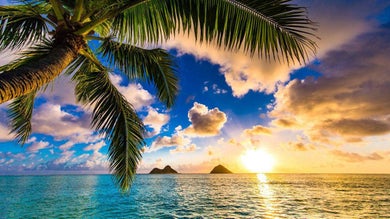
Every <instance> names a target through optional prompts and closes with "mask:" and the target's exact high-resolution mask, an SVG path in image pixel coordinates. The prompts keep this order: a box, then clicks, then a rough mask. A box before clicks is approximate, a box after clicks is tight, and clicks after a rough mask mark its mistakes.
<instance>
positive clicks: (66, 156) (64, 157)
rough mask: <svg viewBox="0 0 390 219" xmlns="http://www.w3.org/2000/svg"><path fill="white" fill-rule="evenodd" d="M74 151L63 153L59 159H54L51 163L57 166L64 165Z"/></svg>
mask: <svg viewBox="0 0 390 219" xmlns="http://www.w3.org/2000/svg"><path fill="white" fill-rule="evenodd" d="M75 152H76V151H63V152H62V153H61V157H59V158H57V159H55V160H54V161H53V164H55V165H58V164H66V163H67V162H68V161H69V160H70V159H71V158H72V156H73V154H74V153H75Z"/></svg>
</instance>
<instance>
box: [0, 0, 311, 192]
mask: <svg viewBox="0 0 390 219" xmlns="http://www.w3.org/2000/svg"><path fill="white" fill-rule="evenodd" d="M0 27H1V28H0V51H18V54H19V58H18V59H16V60H14V61H12V62H10V63H8V64H6V65H4V66H1V67H0V104H1V103H4V102H7V101H9V100H12V102H11V103H10V104H9V110H10V120H11V132H12V133H14V134H15V138H16V140H17V141H18V142H19V143H20V144H22V145H23V144H24V143H25V142H26V140H27V139H28V137H29V135H30V134H31V122H30V121H31V117H32V111H33V105H34V98H35V97H36V95H37V93H38V92H39V91H40V90H42V89H44V88H45V87H46V86H47V85H48V83H50V82H52V81H53V80H55V79H56V78H57V77H58V76H59V75H61V74H67V75H70V76H71V77H72V81H73V82H74V83H75V96H76V99H77V101H78V102H79V103H81V104H83V105H87V106H90V107H92V108H93V112H92V122H91V127H92V128H93V129H95V130H96V131H97V132H98V133H100V134H102V135H103V136H105V139H106V140H107V141H108V142H110V146H109V152H108V157H109V161H110V170H111V172H112V173H113V174H114V175H115V176H116V177H115V179H116V182H117V183H118V184H119V186H120V188H121V189H123V190H124V191H126V190H128V189H129V187H130V185H131V182H132V179H133V176H134V174H135V171H136V168H137V164H138V163H139V161H140V159H141V147H142V146H143V145H144V125H143V123H142V121H141V119H140V118H139V117H138V116H137V113H136V112H135V110H134V108H133V107H132V105H131V104H130V103H129V102H128V101H127V100H126V99H125V98H124V96H123V95H122V94H121V93H120V92H118V90H117V89H116V87H115V86H114V85H113V84H112V83H111V81H110V78H109V71H110V70H109V69H113V68H115V69H118V70H120V71H121V72H122V73H123V74H124V75H125V76H127V77H128V79H129V80H143V81H146V82H148V83H151V84H153V85H154V86H155V87H156V92H157V96H158V98H159V100H160V101H161V102H163V103H164V104H165V105H166V106H167V107H168V108H169V107H171V106H172V105H173V104H174V100H175V96H176V94H177V92H178V80H177V78H176V76H175V64H174V62H173V58H172V57H171V55H170V54H169V53H168V52H167V51H165V50H164V49H160V48H157V47H155V49H146V48H153V47H151V46H153V45H161V43H163V42H164V41H166V40H167V39H169V38H170V37H172V36H174V35H175V34H178V33H187V34H189V33H193V34H194V35H195V36H196V41H197V42H199V43H202V42H203V43H215V44H216V45H217V46H219V47H220V48H221V49H226V50H229V51H237V50H239V49H241V50H244V51H245V52H246V53H247V54H248V55H251V56H258V57H259V58H264V59H275V60H280V61H287V62H292V61H294V62H295V61H298V62H306V61H307V59H308V58H309V57H310V56H311V55H312V54H314V53H315V49H316V44H315V42H314V41H313V38H315V37H314V34H313V31H314V30H315V25H314V24H313V22H311V20H310V19H309V18H308V17H307V13H306V10H305V9H304V8H302V7H299V6H296V5H293V4H291V3H290V0H264V1H259V0H241V1H238V0H94V1H88V0H48V1H39V0H30V1H29V0H25V1H17V2H16V3H15V4H12V5H7V6H0ZM91 45H93V47H91Z"/></svg>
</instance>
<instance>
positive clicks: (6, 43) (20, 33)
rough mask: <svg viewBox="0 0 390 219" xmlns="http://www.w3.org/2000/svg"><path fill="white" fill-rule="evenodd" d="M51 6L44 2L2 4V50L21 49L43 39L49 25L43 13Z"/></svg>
mask: <svg viewBox="0 0 390 219" xmlns="http://www.w3.org/2000/svg"><path fill="white" fill-rule="evenodd" d="M50 8H51V7H50V6H49V5H47V4H43V3H42V4H27V5H17V6H0V51H1V50H4V49H19V48H21V47H23V46H26V45H31V44H34V43H38V42H40V41H41V40H43V39H44V37H45V34H46V33H47V32H48V27H47V25H46V22H47V20H46V19H45V18H44V17H42V16H41V14H47V13H48V12H49V10H50Z"/></svg>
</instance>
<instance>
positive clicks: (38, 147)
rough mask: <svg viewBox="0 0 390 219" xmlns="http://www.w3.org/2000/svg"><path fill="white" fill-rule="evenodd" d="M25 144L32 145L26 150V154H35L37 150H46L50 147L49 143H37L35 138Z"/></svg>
mask: <svg viewBox="0 0 390 219" xmlns="http://www.w3.org/2000/svg"><path fill="white" fill-rule="evenodd" d="M27 143H32V145H31V146H29V147H28V148H27V151H28V152H31V153H36V152H38V151H39V150H42V149H46V148H48V147H49V146H50V143H49V142H47V141H37V140H36V138H35V137H34V138H31V139H29V140H28V141H27Z"/></svg>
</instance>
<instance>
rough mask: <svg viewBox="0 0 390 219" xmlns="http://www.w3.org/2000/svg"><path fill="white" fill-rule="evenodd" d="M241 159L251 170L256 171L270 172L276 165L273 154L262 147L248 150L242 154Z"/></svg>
mask: <svg viewBox="0 0 390 219" xmlns="http://www.w3.org/2000/svg"><path fill="white" fill-rule="evenodd" d="M241 161H242V163H243V164H244V166H245V167H246V168H247V169H248V170H249V171H251V172H254V173H267V172H270V171H272V168H273V167H274V165H275V159H274V158H273V157H272V155H271V154H269V153H267V152H266V151H264V150H261V149H257V150H247V151H246V152H245V154H243V155H242V156H241Z"/></svg>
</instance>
